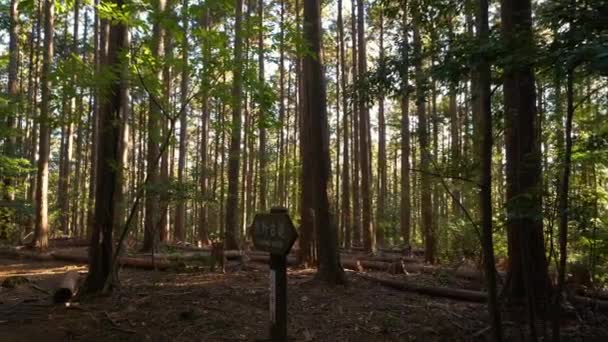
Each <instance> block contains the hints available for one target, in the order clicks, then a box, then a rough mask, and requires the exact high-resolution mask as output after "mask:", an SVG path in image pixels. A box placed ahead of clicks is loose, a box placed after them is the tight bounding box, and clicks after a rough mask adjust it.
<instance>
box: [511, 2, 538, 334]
mask: <svg viewBox="0 0 608 342" xmlns="http://www.w3.org/2000/svg"><path fill="white" fill-rule="evenodd" d="M501 17H502V36H503V39H504V41H505V43H506V47H507V51H509V52H510V53H511V54H512V55H513V56H518V57H521V56H528V55H529V53H530V51H533V50H534V41H533V36H532V19H531V1H530V0H503V2H502V10H501ZM531 63H532V62H531V59H522V58H518V62H513V63H510V64H508V65H506V66H505V71H504V106H505V121H506V122H505V126H506V129H505V136H506V150H507V217H509V218H510V220H509V221H508V224H507V231H508V234H507V238H508V250H509V266H510V267H509V270H508V274H507V278H508V280H509V281H508V283H507V284H506V288H505V290H506V293H507V296H508V298H509V299H510V300H511V301H512V302H515V303H517V302H522V301H523V300H525V302H526V303H527V305H528V307H529V309H530V310H529V312H530V315H531V317H530V321H531V325H532V326H534V320H535V311H536V310H535V309H540V308H541V306H542V305H543V304H544V303H545V302H546V299H547V295H548V294H549V289H550V283H549V277H548V272H547V259H546V257H545V246H544V238H543V221H542V217H543V214H542V194H541V189H542V178H541V174H540V173H541V151H540V141H539V137H538V134H537V132H538V125H539V117H538V114H537V111H536V103H535V102H536V101H535V84H534V83H535V81H534V70H533V66H532V64H531Z"/></svg>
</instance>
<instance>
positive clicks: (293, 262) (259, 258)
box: [249, 254, 298, 266]
mask: <svg viewBox="0 0 608 342" xmlns="http://www.w3.org/2000/svg"><path fill="white" fill-rule="evenodd" d="M249 261H253V262H261V263H266V264H267V263H269V262H270V256H269V255H256V254H253V255H249ZM297 265H298V259H297V258H296V257H293V256H291V255H288V256H287V266H297Z"/></svg>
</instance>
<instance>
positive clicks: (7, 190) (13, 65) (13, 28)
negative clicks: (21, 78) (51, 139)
mask: <svg viewBox="0 0 608 342" xmlns="http://www.w3.org/2000/svg"><path fill="white" fill-rule="evenodd" d="M17 5H18V1H17V0H11V3H10V17H9V46H8V52H9V56H8V58H9V61H8V84H7V86H8V96H9V103H10V112H9V114H8V115H7V122H6V127H7V128H8V129H9V132H8V134H9V135H8V137H7V139H6V140H5V142H4V155H5V156H7V157H9V158H11V157H16V152H17V151H16V149H17V146H16V142H17V135H18V133H17V131H16V130H17V107H18V106H17V105H18V97H19V87H18V84H17V76H18V75H17V74H18V71H19V8H18V6H17ZM2 181H3V182H4V194H3V197H4V199H5V200H7V201H13V200H14V199H15V191H14V189H13V183H14V179H13V177H11V176H8V177H3V179H2Z"/></svg>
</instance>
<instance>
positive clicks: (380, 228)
mask: <svg viewBox="0 0 608 342" xmlns="http://www.w3.org/2000/svg"><path fill="white" fill-rule="evenodd" d="M379 63H380V68H384V67H385V66H384V65H385V62H384V9H383V8H381V9H380V62H379ZM386 163H387V158H386V119H385V117H384V94H380V97H379V98H378V180H379V185H378V207H377V211H376V217H377V220H376V241H377V242H378V245H380V246H383V245H384V237H385V236H384V235H385V232H384V221H381V220H384V218H385V209H386V208H385V206H386V203H385V201H386V197H387V196H388V193H387V178H388V176H387V171H386Z"/></svg>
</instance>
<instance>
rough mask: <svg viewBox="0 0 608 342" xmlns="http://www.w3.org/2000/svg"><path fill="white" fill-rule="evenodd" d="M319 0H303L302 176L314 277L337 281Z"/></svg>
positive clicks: (340, 272) (341, 273) (341, 277)
mask: <svg viewBox="0 0 608 342" xmlns="http://www.w3.org/2000/svg"><path fill="white" fill-rule="evenodd" d="M320 5H321V4H320V1H319V0H309V1H306V2H304V42H305V43H306V45H307V46H308V47H309V48H310V53H309V54H306V56H305V57H304V58H303V72H302V77H303V86H304V89H303V90H304V98H305V101H304V107H303V109H304V110H303V112H302V114H303V125H302V137H303V138H304V137H305V139H302V141H301V143H302V144H303V149H302V151H303V152H304V154H303V155H302V176H303V179H305V180H307V179H310V180H311V181H310V184H311V185H312V186H313V189H312V191H311V194H312V202H311V203H312V207H311V208H309V209H310V210H311V211H312V212H313V216H314V227H316V228H317V229H316V238H317V252H318V256H319V268H318V271H317V278H318V279H320V280H322V281H325V282H329V283H333V284H340V283H343V282H344V281H345V278H344V271H343V269H342V266H340V253H339V250H338V234H337V230H336V226H335V223H334V222H333V220H332V217H331V214H330V212H329V208H330V206H329V198H328V196H327V190H328V188H327V185H328V180H329V174H330V162H329V146H328V140H329V130H328V120H327V106H326V98H325V78H324V75H323V60H322V53H321V36H322V32H321V6H320Z"/></svg>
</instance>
